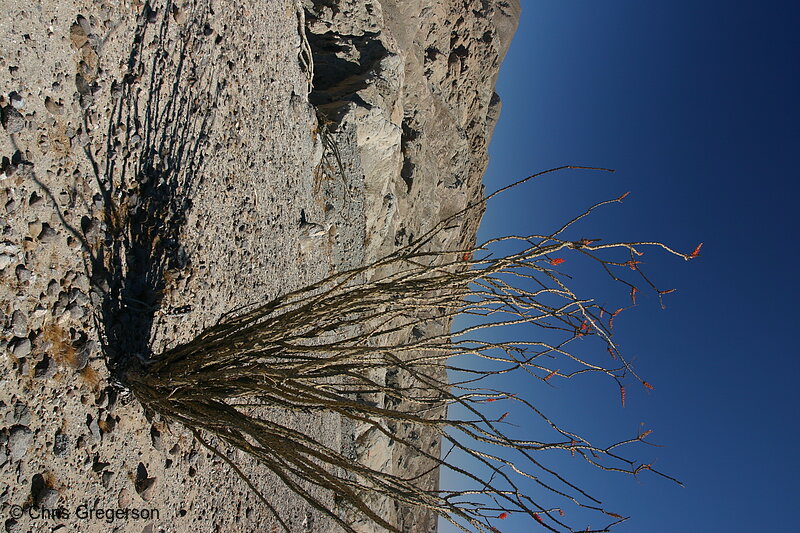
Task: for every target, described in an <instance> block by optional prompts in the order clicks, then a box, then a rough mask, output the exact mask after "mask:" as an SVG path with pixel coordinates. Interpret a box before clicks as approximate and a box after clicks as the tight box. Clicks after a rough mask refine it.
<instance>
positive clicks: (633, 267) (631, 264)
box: [623, 259, 642, 270]
mask: <svg viewBox="0 0 800 533" xmlns="http://www.w3.org/2000/svg"><path fill="white" fill-rule="evenodd" d="M623 264H624V265H625V266H626V267H630V269H631V270H636V269H637V266H636V265H640V264H642V262H641V261H634V260H633V259H631V260H630V261H626V262H625V263H623Z"/></svg>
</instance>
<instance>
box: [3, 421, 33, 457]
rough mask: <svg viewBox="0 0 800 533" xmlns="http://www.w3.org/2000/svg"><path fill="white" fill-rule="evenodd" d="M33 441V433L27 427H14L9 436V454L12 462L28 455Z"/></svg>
mask: <svg viewBox="0 0 800 533" xmlns="http://www.w3.org/2000/svg"><path fill="white" fill-rule="evenodd" d="M32 439H33V432H32V431H31V430H30V429H29V428H27V427H26V426H13V427H12V428H11V432H10V433H9V434H8V453H9V455H10V456H11V460H12V461H19V460H20V459H22V458H23V457H24V456H25V454H26V453H28V447H29V446H30V444H31V440H32Z"/></svg>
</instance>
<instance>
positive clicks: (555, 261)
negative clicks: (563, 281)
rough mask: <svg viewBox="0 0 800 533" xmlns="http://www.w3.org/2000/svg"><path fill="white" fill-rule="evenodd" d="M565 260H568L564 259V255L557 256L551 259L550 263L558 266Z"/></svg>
mask: <svg viewBox="0 0 800 533" xmlns="http://www.w3.org/2000/svg"><path fill="white" fill-rule="evenodd" d="M564 261H566V259H564V258H563V257H556V258H555V259H551V260H550V264H551V265H553V266H558V265H560V264H561V263H563V262H564Z"/></svg>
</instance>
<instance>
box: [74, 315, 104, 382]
mask: <svg viewBox="0 0 800 533" xmlns="http://www.w3.org/2000/svg"><path fill="white" fill-rule="evenodd" d="M70 315H72V311H70ZM96 347H97V343H96V342H95V341H88V342H86V343H84V344H83V345H82V346H80V347H78V348H77V349H76V350H75V357H72V358H70V359H69V361H67V362H68V364H69V366H71V367H72V368H73V369H74V370H83V369H84V368H86V365H88V364H89V357H90V356H91V354H92V352H93V351H94V350H95V349H96Z"/></svg>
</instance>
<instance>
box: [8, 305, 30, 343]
mask: <svg viewBox="0 0 800 533" xmlns="http://www.w3.org/2000/svg"><path fill="white" fill-rule="evenodd" d="M11 333H13V334H14V335H16V336H17V337H26V336H27V335H28V317H27V316H25V313H23V312H22V311H19V310H17V311H14V314H13V315H12V317H11Z"/></svg>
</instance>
